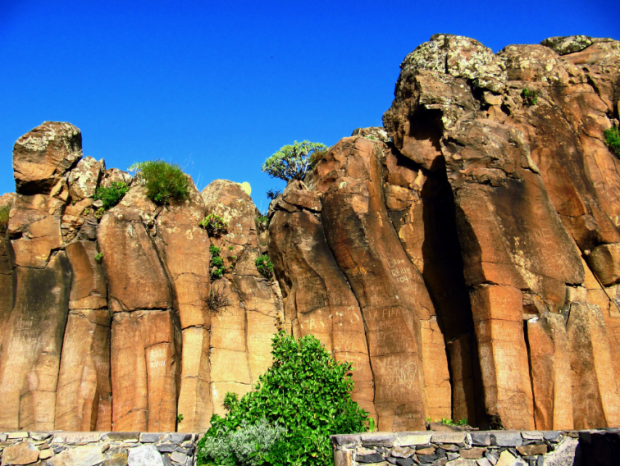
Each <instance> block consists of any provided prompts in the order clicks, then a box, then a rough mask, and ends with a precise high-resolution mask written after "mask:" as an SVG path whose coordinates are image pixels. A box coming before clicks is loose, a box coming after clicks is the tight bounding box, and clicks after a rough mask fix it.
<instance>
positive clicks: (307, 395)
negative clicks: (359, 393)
mask: <svg viewBox="0 0 620 466" xmlns="http://www.w3.org/2000/svg"><path fill="white" fill-rule="evenodd" d="M272 347H273V350H272V352H271V354H272V355H273V365H272V366H271V367H270V368H269V369H268V370H267V372H266V373H265V374H263V375H262V376H260V378H259V381H258V384H257V385H256V387H254V388H255V390H254V391H253V392H250V393H248V394H246V395H244V396H243V398H241V399H240V400H238V399H237V396H236V395H234V394H231V393H227V394H226V397H225V398H224V406H225V407H226V409H228V410H229V412H228V414H227V415H226V417H224V418H222V417H219V416H218V415H214V416H213V417H212V418H211V428H210V429H209V431H208V432H207V433H206V435H205V436H204V437H203V439H202V440H201V441H200V442H199V443H198V465H218V466H219V465H226V466H229V465H230V466H245V465H254V464H256V465H259V464H261V465H271V466H285V465H295V466H323V465H324V466H328V465H333V462H332V449H331V446H330V443H329V436H330V435H333V434H351V433H357V432H366V431H367V430H368V428H367V426H366V423H367V422H368V421H369V419H368V413H366V412H365V411H364V410H363V409H361V408H360V407H359V406H358V405H357V403H355V402H354V401H353V400H351V390H353V381H352V380H351V378H350V376H349V372H350V371H351V369H352V367H351V364H350V363H339V362H337V361H335V360H334V359H333V358H332V357H331V356H330V355H329V353H328V352H327V351H326V350H325V348H323V346H322V345H321V342H319V340H317V339H316V338H314V337H313V336H312V335H308V336H305V337H303V338H300V339H299V340H295V338H294V337H292V336H290V335H287V334H285V333H284V332H283V331H280V332H279V333H277V334H276V335H275V336H274V339H273V343H272ZM241 443H244V444H241ZM243 452H251V454H250V455H249V456H248V455H247V454H244V453H243Z"/></svg>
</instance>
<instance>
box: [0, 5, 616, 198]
mask: <svg viewBox="0 0 620 466" xmlns="http://www.w3.org/2000/svg"><path fill="white" fill-rule="evenodd" d="M619 18H620V2H618V1H617V0H608V1H597V0H588V1H585V0H563V1H559V0H548V1H545V2H531V3H529V2H515V1H494V2H490V1H482V2H463V1H461V2H451V1H443V2H439V1H428V2H415V1H389V0H386V1H385V2H383V3H380V2H377V1H366V0H356V1H333V2H323V1H314V2H310V1H306V2H299V1H292V0H289V1H279V2H278V1H268V0H265V1H260V2H249V1H236V0H228V1H220V2H213V1H210V0H203V1H157V0H152V1H149V2H146V1H131V0H124V1H115V0H106V1H105V2H104V1H79V2H78V1H72V0H63V1H57V2H54V1H49V0H46V1H41V0H18V1H11V0H0V63H1V64H2V73H0V89H1V91H0V193H3V192H7V191H12V190H13V189H14V182H13V172H12V165H11V161H12V148H13V144H14V142H15V140H16V139H17V138H18V137H19V136H21V135H22V134H24V133H26V132H27V131H29V130H30V129H32V128H34V127H35V126H37V125H39V124H41V123H42V122H43V121H45V120H56V121H68V122H70V123H72V124H74V125H75V126H77V127H78V128H80V129H81V130H82V136H83V147H84V154H85V155H90V156H93V157H95V158H97V159H100V158H104V159H105V160H106V164H107V166H108V168H110V167H118V168H121V169H126V168H127V167H128V166H129V165H131V164H132V163H134V162H137V161H142V160H150V159H163V160H166V161H168V162H174V163H178V164H179V165H180V166H181V167H182V168H183V169H184V170H185V171H186V172H188V173H189V174H191V175H192V177H193V178H194V180H195V181H196V184H197V185H198V188H199V189H202V188H204V186H206V185H207V184H208V183H209V182H211V181H212V180H214V179H217V178H225V179H230V180H233V181H238V182H242V181H248V182H249V183H250V184H251V185H252V190H253V191H252V196H253V198H254V200H255V202H256V204H257V206H258V207H259V208H261V209H262V210H265V209H266V208H267V205H268V201H267V199H266V197H265V192H266V191H267V190H268V189H269V188H282V187H283V185H284V182H282V181H279V180H276V179H273V178H270V177H269V176H268V175H267V174H265V173H262V172H261V170H260V166H261V164H262V162H263V161H264V160H265V159H266V158H267V157H268V156H270V155H271V154H272V153H274V152H276V151H277V150H278V149H279V148H280V147H281V146H283V145H285V144H291V143H292V142H293V141H294V140H298V141H300V140H303V139H308V140H310V141H315V142H323V143H324V144H326V145H332V144H334V143H336V142H337V141H338V140H339V139H340V138H342V137H346V136H349V135H350V134H351V132H352V131H353V130H354V129H355V128H358V127H364V126H376V125H381V116H382V114H383V112H384V111H385V110H387V109H388V108H389V107H390V105H391V102H392V98H393V91H394V84H395V82H396V79H397V78H398V72H399V65H400V63H401V61H402V60H403V58H404V57H405V56H406V55H407V54H408V53H409V52H411V51H412V50H413V49H414V48H415V47H416V46H417V45H419V44H420V43H422V42H425V41H427V40H428V39H429V37H430V36H431V35H432V34H436V33H439V32H443V33H451V34H459V35H465V36H469V37H473V38H475V39H477V40H479V41H480V42H482V43H483V44H485V45H486V46H488V47H491V48H492V49H493V50H494V51H498V50H500V49H501V48H503V47H504V46H506V45H509V44H517V43H538V42H540V41H541V40H542V39H544V38H546V37H550V36H557V35H571V34H586V35H590V36H595V37H613V38H614V39H620V21H619Z"/></svg>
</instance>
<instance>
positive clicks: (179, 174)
mask: <svg viewBox="0 0 620 466" xmlns="http://www.w3.org/2000/svg"><path fill="white" fill-rule="evenodd" d="M129 171H131V172H134V173H136V177H137V179H138V180H139V181H140V182H142V183H143V184H144V187H145V188H146V195H147V196H148V197H149V199H151V200H152V201H153V202H155V203H157V204H169V203H170V201H171V200H177V201H182V200H185V199H187V198H188V197H189V186H190V185H189V180H188V178H187V175H185V173H183V171H182V170H181V168H180V167H179V166H178V165H176V164H170V163H168V162H164V161H163V160H149V161H147V162H139V163H136V164H134V165H132V166H131V167H129Z"/></svg>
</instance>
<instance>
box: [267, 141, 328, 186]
mask: <svg viewBox="0 0 620 466" xmlns="http://www.w3.org/2000/svg"><path fill="white" fill-rule="evenodd" d="M326 149H327V147H326V146H325V145H324V144H321V143H320V142H310V141H302V142H297V141H295V142H294V143H293V145H292V146H284V147H282V148H281V149H280V150H279V151H278V152H276V153H275V154H273V155H272V156H271V157H269V158H268V159H267V160H265V163H264V164H263V167H262V170H263V171H264V172H266V173H267V174H269V175H271V176H273V177H274V178H280V179H282V180H284V181H287V182H288V181H290V180H303V179H304V177H305V176H306V173H307V172H308V170H309V169H310V168H312V165H313V160H311V158H312V155H313V154H314V153H315V152H323V151H325V150H326Z"/></svg>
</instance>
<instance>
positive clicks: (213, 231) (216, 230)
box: [200, 214, 228, 236]
mask: <svg viewBox="0 0 620 466" xmlns="http://www.w3.org/2000/svg"><path fill="white" fill-rule="evenodd" d="M200 226H201V227H202V228H204V229H205V230H207V233H209V235H210V236H220V235H222V234H223V233H226V232H227V231H228V223H227V222H225V221H224V219H223V218H222V217H220V216H219V215H216V214H209V215H207V216H206V217H205V218H203V219H202V220H201V221H200Z"/></svg>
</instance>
